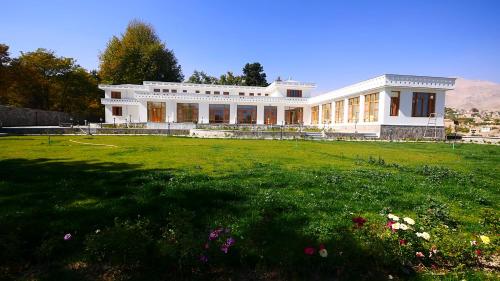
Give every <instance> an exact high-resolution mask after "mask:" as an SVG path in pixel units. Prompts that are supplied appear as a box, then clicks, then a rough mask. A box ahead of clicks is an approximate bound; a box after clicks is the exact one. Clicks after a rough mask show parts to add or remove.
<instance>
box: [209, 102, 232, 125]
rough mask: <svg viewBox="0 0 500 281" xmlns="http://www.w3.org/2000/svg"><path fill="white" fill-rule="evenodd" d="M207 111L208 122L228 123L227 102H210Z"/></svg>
mask: <svg viewBox="0 0 500 281" xmlns="http://www.w3.org/2000/svg"><path fill="white" fill-rule="evenodd" d="M208 111H209V114H208V115H209V122H210V123H229V104H210V105H209V106H208Z"/></svg>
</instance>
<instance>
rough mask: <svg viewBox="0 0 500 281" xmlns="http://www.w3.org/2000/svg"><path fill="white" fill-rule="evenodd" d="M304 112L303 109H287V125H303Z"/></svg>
mask: <svg viewBox="0 0 500 281" xmlns="http://www.w3.org/2000/svg"><path fill="white" fill-rule="evenodd" d="M303 112H304V111H303V108H302V107H288V108H285V124H287V125H297V124H302V123H303V121H302V116H303Z"/></svg>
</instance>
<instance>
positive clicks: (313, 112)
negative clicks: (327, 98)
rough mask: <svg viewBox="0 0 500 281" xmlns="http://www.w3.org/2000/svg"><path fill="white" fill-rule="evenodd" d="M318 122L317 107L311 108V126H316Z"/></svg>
mask: <svg viewBox="0 0 500 281" xmlns="http://www.w3.org/2000/svg"><path fill="white" fill-rule="evenodd" d="M318 122H319V105H317V106H313V107H311V124H313V125H317V124H318Z"/></svg>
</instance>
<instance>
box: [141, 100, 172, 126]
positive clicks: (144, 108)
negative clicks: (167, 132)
mask: <svg viewBox="0 0 500 281" xmlns="http://www.w3.org/2000/svg"><path fill="white" fill-rule="evenodd" d="M165 109H166V108H165ZM137 119H138V120H137V122H148V102H147V101H141V102H139V109H138V116H137Z"/></svg>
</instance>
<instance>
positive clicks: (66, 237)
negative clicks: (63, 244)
mask: <svg viewBox="0 0 500 281" xmlns="http://www.w3.org/2000/svg"><path fill="white" fill-rule="evenodd" d="M71 238H72V236H71V234H69V233H67V234H66V235H64V240H65V241H68V240H71Z"/></svg>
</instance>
